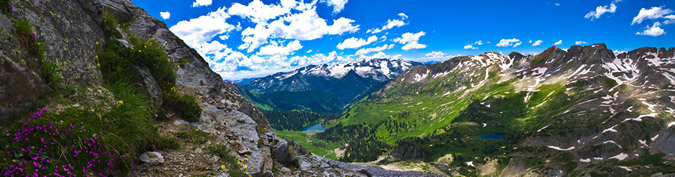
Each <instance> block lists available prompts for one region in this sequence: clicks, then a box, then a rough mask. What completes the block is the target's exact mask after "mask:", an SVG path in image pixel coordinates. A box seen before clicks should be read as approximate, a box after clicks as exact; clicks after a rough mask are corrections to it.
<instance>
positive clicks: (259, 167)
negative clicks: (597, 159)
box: [0, 0, 422, 176]
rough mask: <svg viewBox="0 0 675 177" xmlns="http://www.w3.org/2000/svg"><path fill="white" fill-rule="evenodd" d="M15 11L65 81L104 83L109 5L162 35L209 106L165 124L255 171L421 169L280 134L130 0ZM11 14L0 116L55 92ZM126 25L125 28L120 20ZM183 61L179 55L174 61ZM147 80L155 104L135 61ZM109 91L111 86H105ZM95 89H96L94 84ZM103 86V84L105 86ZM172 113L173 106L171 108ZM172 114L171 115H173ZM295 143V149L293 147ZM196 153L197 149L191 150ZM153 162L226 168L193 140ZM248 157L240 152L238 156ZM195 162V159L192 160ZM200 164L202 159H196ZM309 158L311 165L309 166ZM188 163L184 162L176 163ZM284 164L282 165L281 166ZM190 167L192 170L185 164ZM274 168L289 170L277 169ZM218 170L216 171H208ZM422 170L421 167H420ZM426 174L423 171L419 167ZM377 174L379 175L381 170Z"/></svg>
mask: <svg viewBox="0 0 675 177" xmlns="http://www.w3.org/2000/svg"><path fill="white" fill-rule="evenodd" d="M13 5H14V7H15V8H14V9H15V11H14V12H13V13H12V14H11V15H12V17H13V18H17V19H25V20H26V21H28V22H29V23H30V24H33V29H32V30H33V31H34V32H35V33H36V34H38V36H39V38H40V39H41V40H44V42H45V44H46V46H45V53H46V56H47V57H46V58H45V59H44V60H47V61H52V62H54V63H56V64H57V65H58V66H59V68H61V69H62V72H61V73H62V74H63V78H64V80H63V82H64V83H63V85H73V86H76V87H88V86H92V87H96V88H100V85H101V84H102V83H103V78H102V74H101V72H100V70H99V69H98V68H97V63H96V60H97V58H98V57H97V53H99V52H100V51H101V50H102V49H103V47H102V46H104V44H105V42H106V41H105V36H104V32H103V29H101V27H100V26H99V23H100V22H101V19H102V14H103V11H104V10H106V9H107V10H108V11H110V12H112V13H113V14H114V16H115V17H116V18H117V19H118V21H119V23H126V24H128V27H127V29H128V32H129V33H128V35H133V36H137V37H140V38H144V39H154V40H156V41H157V42H159V43H160V44H163V48H164V49H165V50H166V51H167V52H168V54H169V60H170V61H178V60H179V59H180V60H182V61H187V62H185V63H182V64H181V67H179V68H178V69H177V70H176V71H175V72H176V88H175V90H176V92H178V93H179V94H187V95H192V96H195V97H196V98H197V99H198V101H199V102H200V104H201V107H202V109H203V111H202V114H201V116H200V119H199V121H198V122H193V123H190V124H185V122H177V123H166V122H164V123H162V122H160V123H158V124H160V125H159V126H160V127H164V128H165V129H166V127H170V126H192V127H195V128H197V129H199V130H200V131H203V132H206V133H207V134H209V135H212V136H215V137H217V139H216V140H214V142H210V143H211V144H223V145H226V146H227V147H228V148H229V149H230V150H231V151H230V155H231V156H234V157H237V158H241V157H246V159H247V160H245V161H243V162H241V163H242V165H246V166H247V167H248V168H245V169H244V171H245V172H247V173H248V174H253V175H254V176H270V175H272V176H275V173H276V175H278V176H298V175H302V176H320V175H328V176H343V175H349V176H370V175H376V174H378V173H379V174H413V173H414V172H410V173H408V172H395V171H387V170H382V169H375V168H360V167H359V166H357V165H352V164H345V163H341V162H335V161H331V160H328V159H325V158H320V157H318V156H315V155H313V154H310V153H307V152H306V150H304V148H301V146H299V145H297V144H295V143H293V142H289V141H286V140H285V139H283V138H280V137H278V136H277V135H276V134H274V132H273V131H272V128H271V127H270V125H269V123H268V122H267V119H266V118H265V116H264V115H263V114H262V113H261V112H260V111H258V109H257V108H256V107H255V106H253V105H252V104H251V103H250V102H249V101H248V100H246V99H244V98H243V97H241V96H239V95H237V94H236V93H234V92H233V91H232V90H231V89H230V88H229V87H227V86H226V85H225V83H224V82H223V80H222V78H221V77H220V76H219V75H218V74H217V73H215V72H213V71H212V70H211V69H210V68H209V65H208V63H207V62H206V61H205V60H204V59H203V58H202V57H201V56H200V55H199V54H198V53H197V52H196V51H195V50H194V49H192V48H190V47H189V46H187V45H186V44H185V42H183V41H182V40H181V39H179V38H178V37H176V36H175V35H174V34H173V33H172V32H171V31H169V30H168V29H167V26H166V25H165V24H164V23H163V22H162V21H159V20H157V19H155V18H153V17H152V16H150V15H149V14H148V13H147V12H145V11H144V10H143V9H141V8H138V7H136V6H135V5H134V4H132V3H131V2H130V1H128V0H90V1H81V0H64V1H15V2H13ZM11 24H12V23H11V22H10V20H9V18H7V17H6V16H5V15H0V37H2V39H5V40H0V49H1V50H0V51H2V52H1V53H0V60H2V62H0V83H2V84H0V121H1V122H6V121H5V120H6V119H7V118H8V117H12V116H14V115H16V114H17V113H19V112H21V111H23V110H25V109H26V108H27V107H30V106H31V105H32V104H35V102H36V100H37V99H38V97H39V96H40V95H41V94H44V93H47V92H49V91H50V87H49V86H48V85H47V82H46V81H45V79H43V78H42V76H43V73H42V68H43V67H42V62H41V60H40V59H39V58H38V57H35V56H32V55H31V54H30V53H29V52H27V51H29V49H25V48H23V47H21V46H19V47H17V45H16V44H17V43H18V41H19V40H21V39H19V38H18V37H17V36H16V35H13V34H15V33H16V29H15V28H14V27H13V26H12V25H11ZM117 30H118V31H121V30H120V29H119V27H118V29H117ZM122 34H123V35H122V37H121V38H119V39H117V41H119V42H120V43H121V44H122V46H124V47H131V44H129V40H128V37H127V36H126V34H124V32H123V33H122ZM173 64H177V62H173ZM134 70H135V71H130V72H134V73H136V74H135V75H136V76H137V77H138V78H137V80H139V83H142V85H143V87H144V90H145V91H147V94H148V95H150V99H151V100H152V101H153V102H154V103H155V105H160V103H161V102H162V100H163V98H162V93H161V91H160V90H159V89H158V88H159V87H158V86H157V82H156V81H155V80H154V79H153V78H152V75H151V74H149V72H148V69H147V68H143V67H134ZM103 90H104V89H103ZM89 91H92V92H93V90H92V89H89ZM99 92H101V91H99ZM169 112H171V110H169ZM170 116H171V115H170ZM290 147H292V148H290ZM187 152H189V153H187ZM141 160H142V161H144V162H146V163H147V164H152V165H155V166H156V167H157V168H156V169H159V171H163V172H172V171H171V170H187V168H186V167H194V168H193V169H198V170H204V171H209V170H218V169H219V168H220V166H219V165H218V164H215V162H217V161H218V160H219V159H218V158H217V157H214V156H212V155H208V154H207V153H205V152H203V151H202V150H201V149H200V151H193V150H191V149H190V148H188V147H181V148H179V150H174V151H169V152H148V153H145V154H143V155H142V156H141ZM238 160H240V159H238ZM191 164H192V165H191ZM194 164H197V165H194ZM308 164H309V165H308ZM178 166H181V168H180V169H178V168H174V167H178ZM144 167H147V166H144V165H137V166H135V167H134V168H135V169H132V174H130V175H131V176H145V175H148V176H156V174H154V173H157V170H150V169H139V168H144ZM275 167H276V168H275ZM183 168H185V169H183ZM273 169H281V170H279V171H274V170H273ZM206 174H216V173H206ZM414 174H416V176H417V174H418V173H414ZM419 174H422V173H419ZM376 176H377V175H376Z"/></svg>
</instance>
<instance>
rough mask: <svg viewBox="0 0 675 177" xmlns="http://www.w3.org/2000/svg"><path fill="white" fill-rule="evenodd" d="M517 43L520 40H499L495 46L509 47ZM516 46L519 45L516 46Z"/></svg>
mask: <svg viewBox="0 0 675 177" xmlns="http://www.w3.org/2000/svg"><path fill="white" fill-rule="evenodd" d="M519 42H520V39H516V38H513V39H501V40H499V43H497V45H496V46H497V47H509V46H512V45H515V44H517V43H519ZM518 45H520V44H518Z"/></svg>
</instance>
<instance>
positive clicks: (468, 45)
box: [464, 44, 478, 49]
mask: <svg viewBox="0 0 675 177" xmlns="http://www.w3.org/2000/svg"><path fill="white" fill-rule="evenodd" d="M464 49H478V47H474V46H473V45H471V44H467V45H465V46H464Z"/></svg>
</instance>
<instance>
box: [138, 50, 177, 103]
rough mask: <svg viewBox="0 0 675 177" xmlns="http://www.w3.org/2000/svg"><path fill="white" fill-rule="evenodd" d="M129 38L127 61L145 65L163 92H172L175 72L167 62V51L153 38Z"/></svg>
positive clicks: (174, 83)
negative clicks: (130, 46) (130, 44)
mask: <svg viewBox="0 0 675 177" xmlns="http://www.w3.org/2000/svg"><path fill="white" fill-rule="evenodd" d="M130 40H131V43H132V44H133V47H132V48H131V50H129V53H128V54H129V56H128V59H129V61H130V62H131V63H133V64H135V65H138V66H145V67H147V68H148V70H150V73H151V74H152V77H154V78H155V80H156V81H157V84H159V87H160V89H161V90H162V91H163V92H164V93H165V94H167V93H170V92H172V91H173V90H172V89H173V88H175V86H176V74H175V73H174V71H173V67H172V66H171V63H170V62H169V59H168V56H167V52H166V51H164V49H162V47H161V46H160V45H159V43H158V42H157V41H155V40H153V39H150V40H140V39H138V38H136V37H131V39H130Z"/></svg>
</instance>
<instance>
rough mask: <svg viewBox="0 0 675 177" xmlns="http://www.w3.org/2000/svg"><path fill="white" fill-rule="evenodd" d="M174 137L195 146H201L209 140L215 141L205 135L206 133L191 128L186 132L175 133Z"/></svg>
mask: <svg viewBox="0 0 675 177" xmlns="http://www.w3.org/2000/svg"><path fill="white" fill-rule="evenodd" d="M175 135H176V137H178V138H180V139H184V140H187V141H188V142H191V143H194V144H197V145H202V144H204V143H206V142H207V141H209V140H215V138H214V137H212V136H209V134H207V133H206V132H203V131H201V130H197V129H192V128H191V129H190V130H187V131H180V132H177V133H176V134H175Z"/></svg>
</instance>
